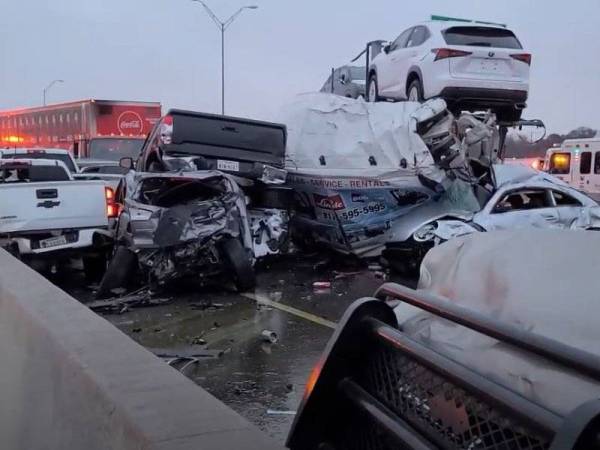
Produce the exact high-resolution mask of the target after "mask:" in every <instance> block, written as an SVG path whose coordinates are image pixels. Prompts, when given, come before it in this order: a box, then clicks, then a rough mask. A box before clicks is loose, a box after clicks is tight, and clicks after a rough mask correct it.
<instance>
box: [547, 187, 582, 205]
mask: <svg viewBox="0 0 600 450" xmlns="http://www.w3.org/2000/svg"><path fill="white" fill-rule="evenodd" d="M552 195H553V196H554V202H555V203H556V206H582V205H581V202H580V201H579V200H577V199H576V198H573V197H571V196H570V195H567V194H565V193H563V192H558V191H552Z"/></svg>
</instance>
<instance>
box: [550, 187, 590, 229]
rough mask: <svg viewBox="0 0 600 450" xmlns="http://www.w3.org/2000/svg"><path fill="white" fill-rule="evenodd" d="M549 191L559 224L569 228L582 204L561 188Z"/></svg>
mask: <svg viewBox="0 0 600 450" xmlns="http://www.w3.org/2000/svg"><path fill="white" fill-rule="evenodd" d="M551 192H552V197H553V198H554V204H555V205H556V209H557V211H558V216H559V219H560V223H561V225H562V226H563V227H564V228H570V227H571V224H573V223H574V222H576V221H577V219H578V218H579V216H580V215H581V208H582V207H583V204H582V203H581V202H580V201H579V200H577V199H576V198H575V197H573V196H572V195H569V194H568V193H567V192H565V191H563V190H558V189H552V191H551Z"/></svg>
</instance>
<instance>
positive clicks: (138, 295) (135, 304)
mask: <svg viewBox="0 0 600 450" xmlns="http://www.w3.org/2000/svg"><path fill="white" fill-rule="evenodd" d="M153 295H154V293H153V292H152V291H151V290H149V289H148V288H147V287H144V288H141V289H138V290H136V291H133V292H131V293H130V294H127V295H123V296H122V297H113V298H109V299H106V300H95V301H92V302H89V303H85V305H86V306H87V307H88V308H90V309H91V310H92V311H95V312H100V313H104V314H114V313H118V314H124V313H126V312H127V311H129V310H130V309H131V308H139V307H146V306H159V305H166V304H168V303H171V302H172V301H173V297H153Z"/></svg>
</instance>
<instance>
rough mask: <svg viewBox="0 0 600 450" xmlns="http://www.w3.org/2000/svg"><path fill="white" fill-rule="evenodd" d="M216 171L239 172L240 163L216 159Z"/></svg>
mask: <svg viewBox="0 0 600 450" xmlns="http://www.w3.org/2000/svg"><path fill="white" fill-rule="evenodd" d="M217 169H219V170H229V171H231V172H239V171H240V163H239V162H237V161H226V160H224V159H217Z"/></svg>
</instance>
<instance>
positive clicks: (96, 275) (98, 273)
mask: <svg viewBox="0 0 600 450" xmlns="http://www.w3.org/2000/svg"><path fill="white" fill-rule="evenodd" d="M82 263H83V273H84V274H85V279H86V280H87V281H88V282H94V281H99V280H101V279H102V276H103V275H104V272H105V271H106V255H103V254H102V255H95V256H84V257H83V258H82Z"/></svg>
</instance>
